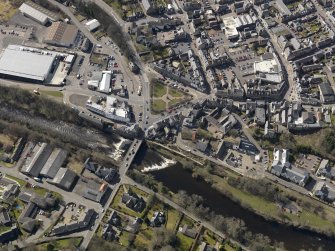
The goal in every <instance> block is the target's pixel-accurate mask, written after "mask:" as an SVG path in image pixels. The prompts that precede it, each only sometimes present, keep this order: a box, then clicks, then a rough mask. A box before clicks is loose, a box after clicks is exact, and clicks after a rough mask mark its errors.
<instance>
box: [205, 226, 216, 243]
mask: <svg viewBox="0 0 335 251" xmlns="http://www.w3.org/2000/svg"><path fill="white" fill-rule="evenodd" d="M204 241H205V242H206V243H208V244H209V245H211V246H213V247H214V246H215V244H216V242H217V238H216V237H215V236H214V233H213V232H211V231H209V230H207V229H206V230H205V232H204Z"/></svg>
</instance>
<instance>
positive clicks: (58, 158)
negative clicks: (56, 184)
mask: <svg viewBox="0 0 335 251" xmlns="http://www.w3.org/2000/svg"><path fill="white" fill-rule="evenodd" d="M66 158H67V151H65V150H62V149H59V148H56V149H54V150H53V151H52V153H51V155H50V156H49V158H48V160H47V161H46V163H45V165H44V166H43V168H42V170H41V173H40V175H41V176H44V177H47V178H52V179H53V178H54V177H55V176H56V174H57V172H58V170H59V169H60V168H61V166H62V165H63V163H64V161H65V160H66Z"/></svg>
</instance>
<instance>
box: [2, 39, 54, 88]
mask: <svg viewBox="0 0 335 251" xmlns="http://www.w3.org/2000/svg"><path fill="white" fill-rule="evenodd" d="M56 56H57V54H56V53H55V52H51V51H45V50H39V49H35V48H31V47H24V46H18V45H8V47H7V48H6V49H5V50H3V51H2V53H1V54H0V76H1V77H5V78H14V77H15V78H21V79H25V80H28V81H33V82H43V81H45V80H46V78H47V77H48V75H49V73H50V71H51V68H52V66H53V64H54V62H55V59H56Z"/></svg>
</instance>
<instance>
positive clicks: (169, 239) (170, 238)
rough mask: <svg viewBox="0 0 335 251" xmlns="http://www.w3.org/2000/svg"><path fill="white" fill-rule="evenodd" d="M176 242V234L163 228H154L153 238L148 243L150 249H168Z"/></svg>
mask: <svg viewBox="0 0 335 251" xmlns="http://www.w3.org/2000/svg"><path fill="white" fill-rule="evenodd" d="M176 244H177V237H176V235H175V234H174V233H173V232H172V231H170V230H167V229H165V228H156V229H154V234H153V239H152V242H151V245H150V250H162V249H163V248H164V250H170V249H169V248H170V247H171V248H172V247H175V246H176Z"/></svg>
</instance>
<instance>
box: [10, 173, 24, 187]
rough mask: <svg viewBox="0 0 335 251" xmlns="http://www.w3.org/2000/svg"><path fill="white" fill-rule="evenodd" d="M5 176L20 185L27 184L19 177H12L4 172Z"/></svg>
mask: <svg viewBox="0 0 335 251" xmlns="http://www.w3.org/2000/svg"><path fill="white" fill-rule="evenodd" d="M6 177H7V178H8V179H11V180H14V181H16V182H17V183H18V184H19V185H20V186H21V187H25V186H26V184H27V182H25V181H24V180H21V179H19V178H16V177H14V176H11V175H8V174H6Z"/></svg>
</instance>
